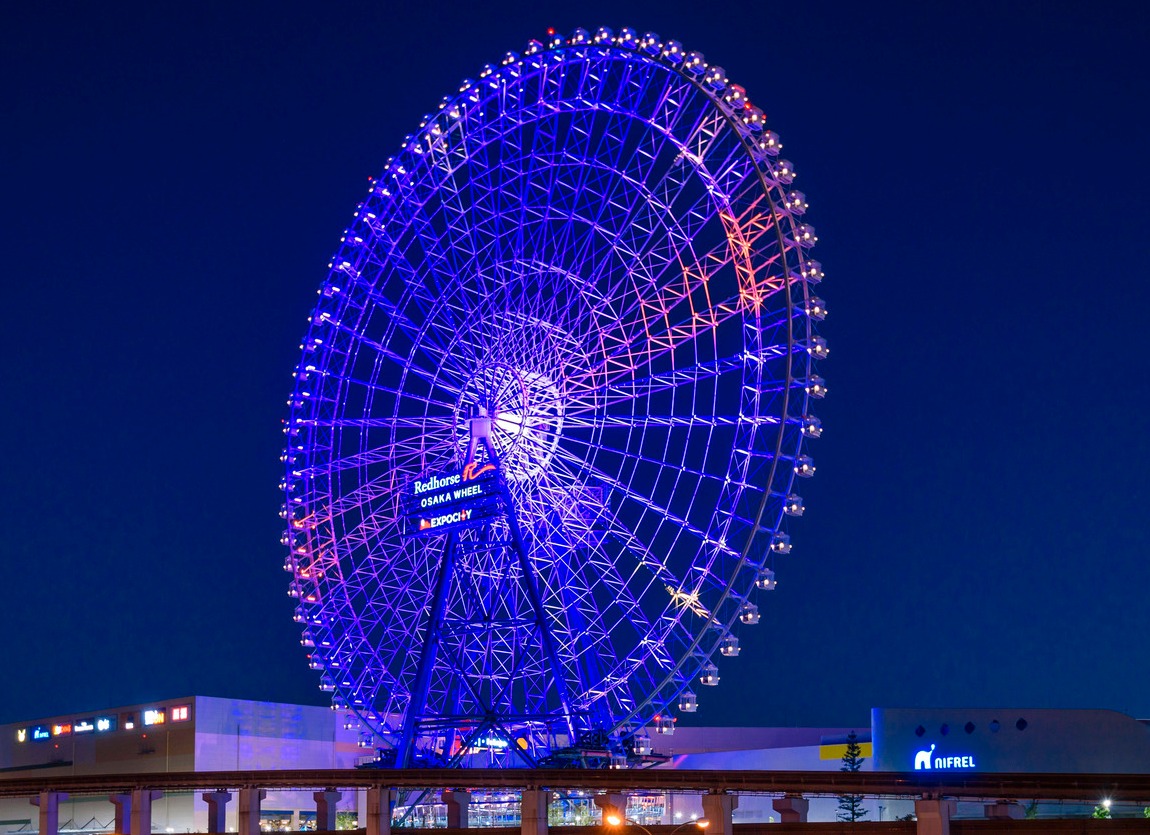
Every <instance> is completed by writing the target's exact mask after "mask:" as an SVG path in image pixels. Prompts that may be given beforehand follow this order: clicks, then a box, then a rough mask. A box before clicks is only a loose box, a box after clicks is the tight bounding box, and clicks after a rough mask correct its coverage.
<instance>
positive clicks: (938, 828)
mask: <svg viewBox="0 0 1150 835" xmlns="http://www.w3.org/2000/svg"><path fill="white" fill-rule="evenodd" d="M954 810H955V802H954V801H953V800H942V799H939V798H926V797H924V798H923V799H922V800H916V801H915V802H914V815H915V817H916V818H918V828H917V829H916V830H915V831H916V832H917V833H918V835H950V819H951V816H953V815H954Z"/></svg>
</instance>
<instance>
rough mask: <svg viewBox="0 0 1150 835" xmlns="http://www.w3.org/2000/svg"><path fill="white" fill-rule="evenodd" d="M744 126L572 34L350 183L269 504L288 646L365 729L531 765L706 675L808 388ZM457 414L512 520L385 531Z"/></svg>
mask: <svg viewBox="0 0 1150 835" xmlns="http://www.w3.org/2000/svg"><path fill="white" fill-rule="evenodd" d="M763 122H764V120H763V115H762V113H761V111H759V110H758V109H757V108H755V107H754V106H753V105H751V104H750V102H749V101H748V100H747V99H746V94H745V92H744V91H743V90H742V88H741V87H739V86H738V85H734V84H731V83H729V82H728V80H727V79H726V77H725V74H724V73H723V70H722V68H721V67H716V66H712V65H708V64H707V63H706V62H705V60H704V59H703V57H702V56H701V55H700V54H698V53H688V52H684V51H683V49H682V47H681V46H680V45H679V44H677V43H676V42H673V41H669V42H664V41H662V40H660V39H659V38H658V37H657V36H655V35H651V34H649V35H645V36H642V37H640V36H638V35H636V34H635V33H634V32H632V31H631V30H629V29H623V30H621V31H620V32H619V33H618V34H615V33H612V32H611V31H610V30H607V29H600V30H598V31H597V32H596V33H594V34H593V35H592V34H589V33H587V32H585V31H584V30H577V31H576V32H575V33H574V34H573V35H572V36H571V37H560V36H556V37H553V38H551V39H550V40H549V42H548V43H546V44H544V43H540V42H538V41H532V42H531V44H529V46H528V48H527V50H526V51H525V53H524V54H523V55H517V54H515V53H508V55H507V56H506V58H505V59H504V61H503V62H502V64H501V66H499V67H494V66H490V65H489V66H487V67H485V68H484V70H483V72H482V73H481V75H480V79H479V80H478V81H470V80H468V81H465V82H464V83H463V84H462V86H461V88H460V92H459V93H458V94H457V95H453V96H449V97H447V98H445V99H444V101H443V103H442V104H441V105H440V108H439V110H438V111H437V112H436V113H435V114H433V115H431V116H428V117H427V118H426V119H425V120H424V121H423V123H422V124H421V125H420V129H419V132H418V134H416V135H414V136H411V137H408V138H407V140H406V141H405V142H404V143H403V146H402V149H401V151H400V153H399V154H398V155H397V156H396V157H395V158H393V159H391V160H390V161H389V162H388V164H387V166H386V168H385V170H384V172H383V174H382V176H381V177H380V178H379V179H378V180H377V181H375V182H374V183H373V186H372V189H371V191H370V193H369V195H368V197H367V199H366V200H365V201H364V202H363V203H362V204H361V205H360V206H359V208H358V210H357V211H356V213H355V220H354V223H353V224H352V226H351V227H350V228H349V229H348V230H347V231H346V232H345V234H344V236H343V238H342V247H341V249H340V251H339V253H338V254H337V256H336V258H335V259H334V261H333V263H332V265H331V271H330V273H329V275H328V278H327V280H326V281H325V282H324V284H323V286H322V288H321V289H320V301H319V303H318V305H317V306H316V309H315V311H314V313H313V315H312V317H311V325H310V328H309V330H308V332H307V335H306V337H305V341H304V344H303V346H302V348H303V356H302V359H301V361H300V364H299V366H298V368H297V371H296V385H295V390H294V393H293V395H292V398H291V401H290V403H289V405H290V406H291V413H290V417H289V418H288V421H287V424H286V427H285V433H286V435H287V448H286V450H285V455H284V460H285V463H286V469H287V475H286V479H285V482H284V488H285V492H286V503H285V505H284V511H283V515H284V517H285V519H286V520H287V522H288V525H287V530H286V533H285V535H284V542H285V544H286V545H287V546H288V548H289V556H288V559H287V562H286V564H285V568H286V570H287V571H289V572H290V573H291V575H292V581H291V584H290V594H291V595H292V596H294V597H296V598H298V601H299V603H298V608H297V609H296V620H297V621H298V622H300V623H301V624H303V638H302V642H303V644H304V645H305V646H307V647H308V648H309V658H310V662H311V666H312V667H313V668H314V669H317V670H320V671H322V676H321V687H323V688H324V689H326V690H330V691H332V692H333V693H334V696H333V705H334V706H335V707H336V708H337V709H344V710H347V711H349V714H354V716H355V717H356V718H355V719H354V720H349V721H355V722H356V723H360V722H362V723H364V727H365V731H364V733H365V739H369V740H370V741H371V742H372V743H373V744H375V743H378V742H379V741H381V740H382V742H383V744H384V745H386V746H397V747H402V748H404V749H406V750H407V751H408V753H407V754H403V753H402V752H401V758H402V759H403V760H404V761H407V762H410V761H411V756H413V752H414V751H416V750H424V751H427V750H436V751H439V752H441V753H442V755H443V756H444V757H447V756H450V755H451V754H452V753H453V752H459V751H464V752H466V751H470V750H474V749H475V748H476V747H480V746H483V745H487V746H489V747H493V748H495V749H498V750H503V751H506V750H508V749H510V750H513V751H517V752H519V753H520V756H519V757H515V756H506V757H505V758H504V759H505V760H506V761H507V764H508V765H522V764H523V763H524V762H526V763H536V762H537V761H538V760H539V758H540V757H542V756H544V755H546V754H547V753H548V752H549V751H551V750H553V749H554V748H556V747H557V746H562V745H564V744H567V743H571V742H573V741H574V739H575V737H577V736H578V735H579V734H580V733H581V732H583V731H604V732H607V733H608V734H610V735H611V737H612V739H613V740H614V741H615V742H616V743H618V742H619V741H620V740H626V739H627V738H628V737H629V736H630V735H631V734H633V733H634V732H635V729H637V728H639V727H641V726H642V725H643V724H644V723H646V722H648V721H650V720H651V718H652V717H653V716H654V715H655V714H659V713H661V712H664V711H666V709H667V708H668V706H669V705H672V704H674V702H675V700H676V699H678V698H679V697H680V695H681V694H683V693H685V692H688V691H689V690H690V688H691V687H692V686H693V682H699V681H700V680H701V681H702V683H703V684H709V683H713V682H714V681H717V674H716V672H715V668H714V666H713V660H714V659H715V656H716V655H718V654H720V653H721V654H724V655H734V654H737V652H738V643H737V639H736V638H735V637H734V631H735V629H736V627H737V626H741V625H744V624H752V623H754V622H755V621H756V620H757V619H758V618H757V611H758V610H757V607H756V604H755V603H754V602H753V599H752V597H753V595H754V594H755V593H756V589H769V588H771V587H773V572H772V567H771V564H772V560H773V558H774V556H775V555H777V554H782V553H786V552H787V551H789V549H790V545H789V539H788V537H787V535H786V533H785V530H784V529H785V524H786V519H787V517H788V516H795V515H799V514H801V513H802V509H803V508H802V499H801V498H800V497H799V496H797V495H796V494H795V493H794V491H793V487H794V482H795V479H796V477H798V476H807V475H810V474H811V473H813V471H814V465H813V462H812V461H811V459H810V457H809V456H807V455H805V454H804V452H803V447H804V443H805V441H806V440H807V439H808V438H812V437H818V435H819V433H820V432H821V428H820V424H819V422H818V420H817V418H815V417H813V416H812V415H811V413H810V408H811V404H812V400H813V399H817V398H819V397H821V396H822V395H823V394H824V393H825V383H824V382H823V381H822V379H821V378H819V377H818V376H817V375H816V374H815V372H814V363H815V361H816V360H818V359H820V358H822V357H823V356H825V354H826V344H825V342H824V341H823V340H822V339H821V338H820V337H817V336H816V335H815V334H814V330H813V322H814V321H817V320H818V319H821V318H822V316H823V315H824V314H825V308H824V306H823V303H822V301H821V300H819V299H818V298H816V297H815V296H814V295H813V292H812V286H813V285H814V284H815V283H817V282H818V281H819V280H821V278H822V271H821V267H820V266H819V264H818V262H817V261H814V260H812V259H811V258H810V255H809V248H810V246H811V245H812V244H813V243H814V241H815V236H814V230H813V229H812V228H811V227H810V226H808V225H806V224H805V223H803V222H802V217H801V216H802V214H803V213H804V212H805V210H806V208H807V206H806V200H805V198H804V196H803V195H802V194H801V193H800V192H797V191H794V190H792V189H791V188H790V184H791V182H792V180H793V179H794V171H793V167H792V166H791V164H790V163H789V162H787V161H786V160H783V159H780V158H779V156H778V154H779V149H780V148H781V144H780V143H779V139H778V136H777V135H776V134H775V133H773V132H772V131H770V130H767V129H766V127H765V126H764V123H763ZM478 413H483V414H486V415H488V416H490V434H489V440H488V442H487V443H486V444H485V445H480V450H479V452H478V453H477V454H478V455H479V456H480V457H483V456H486V457H487V458H488V459H489V460H498V463H499V466H500V470H501V477H502V485H503V489H504V490H505V492H506V495H507V506H508V507H509V508H513V510H512V511H511V512H509V513H505V514H503V515H501V516H498V517H497V518H494V519H491V520H488V521H487V522H486V523H485V524H484V525H482V526H477V527H474V528H465V529H462V530H458V531H455V532H452V533H450V534H447V535H444V536H439V537H422V538H408V537H405V535H404V519H403V518H402V514H401V512H400V498H399V497H400V493H401V491H402V489H403V487H404V485H405V484H407V483H408V482H410V481H411V480H412V479H413V478H415V477H417V476H426V475H427V474H430V473H435V472H440V471H445V470H450V469H453V468H458V467H460V466H461V464H462V463H463V460H464V458H465V456H466V455H467V451H468V448H469V446H470V432H471V416H473V415H475V414H478ZM485 450H486V451H485ZM448 554H449V555H450V556H449V557H448V556H445V555H448ZM437 606H438V607H439V608H440V609H441V610H442V611H440V612H439V613H438V614H437V611H436V609H437ZM432 632H434V636H433V635H432ZM432 646H434V650H433V657H429V653H428V650H429V648H431V647H432ZM421 648H422V650H421ZM688 696H689V698H686V699H684V701H683V706H684V708H686V709H690V708H692V707H693V704H694V695H693V694H690V693H688ZM401 739H402V740H403V742H402V743H401ZM493 739H494V740H496V742H494V743H493Z"/></svg>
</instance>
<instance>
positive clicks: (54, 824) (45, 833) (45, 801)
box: [30, 792, 68, 835]
mask: <svg viewBox="0 0 1150 835" xmlns="http://www.w3.org/2000/svg"><path fill="white" fill-rule="evenodd" d="M67 799H68V793H67V792H40V794H38V795H36V796H35V797H33V798H32V799H31V801H30V802H31V803H32V805H33V806H39V807H40V835H58V833H59V832H60V801H61V800H67Z"/></svg>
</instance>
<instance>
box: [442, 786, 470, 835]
mask: <svg viewBox="0 0 1150 835" xmlns="http://www.w3.org/2000/svg"><path fill="white" fill-rule="evenodd" d="M443 802H444V803H446V804H447V828H448V829H466V828H467V804H468V803H470V802H471V792H467V791H461V790H458V789H445V790H444V792H443Z"/></svg>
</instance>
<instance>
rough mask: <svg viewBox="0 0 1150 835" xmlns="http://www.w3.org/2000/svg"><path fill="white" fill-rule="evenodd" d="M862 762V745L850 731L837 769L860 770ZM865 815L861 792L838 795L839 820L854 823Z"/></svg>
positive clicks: (856, 735)
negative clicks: (841, 760) (845, 748)
mask: <svg viewBox="0 0 1150 835" xmlns="http://www.w3.org/2000/svg"><path fill="white" fill-rule="evenodd" d="M862 764H863V756H862V747H861V746H860V745H859V738H858V734H856V733H855V732H854V731H851V732H850V733H849V734H847V750H846V752H845V753H844V754H843V764H842V766H841V767H840V768H839V771H852V772H853V771H860V770H861V769H862ZM866 816H867V810H866V809H865V808H864V807H863V796H862V795H861V794H840V795H839V815H838V817H839V820H841V821H846V822H849V823H854V822H856V821H861V820H862V819H863V818H865V817H866Z"/></svg>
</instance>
